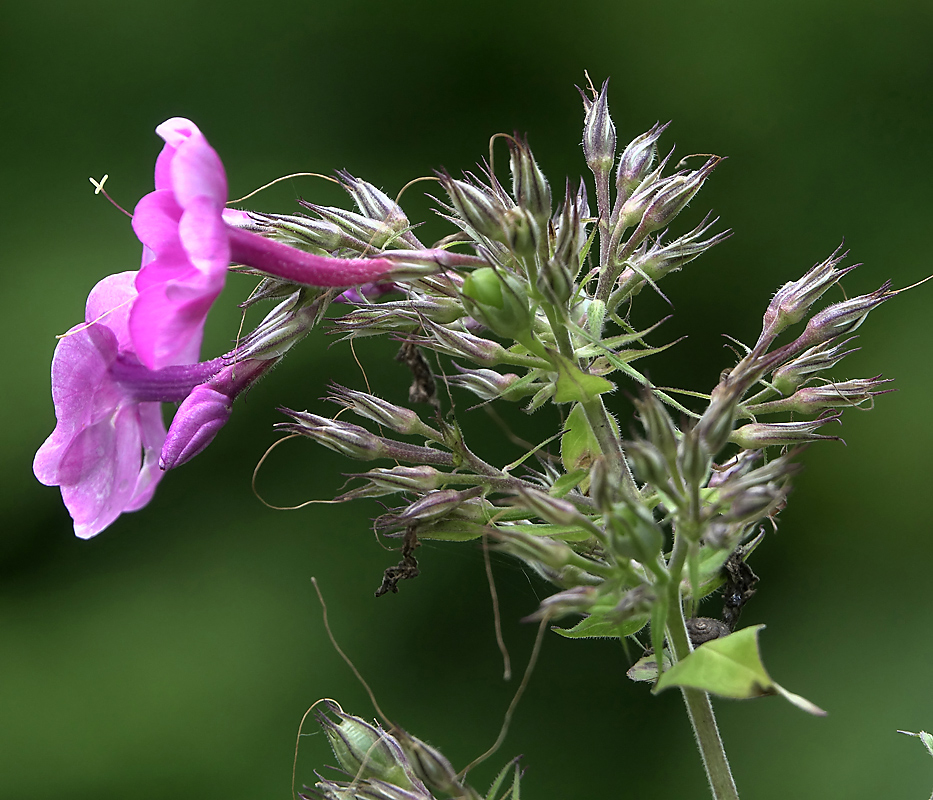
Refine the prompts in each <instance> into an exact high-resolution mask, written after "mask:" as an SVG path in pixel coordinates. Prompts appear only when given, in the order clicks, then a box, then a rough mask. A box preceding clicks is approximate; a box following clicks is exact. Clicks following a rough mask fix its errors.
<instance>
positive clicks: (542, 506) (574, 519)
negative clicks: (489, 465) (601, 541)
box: [516, 488, 602, 536]
mask: <svg viewBox="0 0 933 800" xmlns="http://www.w3.org/2000/svg"><path fill="white" fill-rule="evenodd" d="M516 505H519V506H521V507H522V508H526V509H528V510H529V511H531V512H532V513H533V514H536V515H537V516H539V517H541V519H544V520H547V521H548V522H550V523H553V524H554V525H567V526H576V527H578V528H581V529H582V530H585V531H588V532H590V533H592V534H595V535H596V536H602V531H601V530H600V529H599V528H598V527H596V525H595V524H594V523H593V521H592V520H591V519H590V518H589V517H587V516H585V515H583V514H581V513H580V512H579V511H578V510H577V507H576V506H575V505H574V504H573V503H571V502H570V501H569V500H562V499H560V498H557V497H552V496H551V495H549V494H548V493H547V492H542V491H539V490H537V489H526V488H522V489H519V491H518V496H517V500H516Z"/></svg>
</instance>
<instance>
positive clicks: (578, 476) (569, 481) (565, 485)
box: [548, 469, 590, 498]
mask: <svg viewBox="0 0 933 800" xmlns="http://www.w3.org/2000/svg"><path fill="white" fill-rule="evenodd" d="M589 474H590V473H589V471H588V470H585V469H575V470H574V471H573V472H568V473H567V474H566V475H561V476H560V477H559V478H558V479H557V480H556V481H554V483H553V484H552V485H551V488H550V489H548V494H549V495H551V497H558V498H560V497H563V496H564V495H566V494H567V493H568V492H569V491H570V490H571V489H573V488H574V487H576V486H579V485H580V481H582V480H583V479H584V478H586V477H587V476H588V475H589Z"/></svg>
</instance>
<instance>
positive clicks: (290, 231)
mask: <svg viewBox="0 0 933 800" xmlns="http://www.w3.org/2000/svg"><path fill="white" fill-rule="evenodd" d="M255 217H256V220H257V226H258V232H259V233H261V234H262V235H263V236H267V237H269V238H270V239H275V240H277V241H280V242H283V243H285V244H287V245H290V246H292V247H297V248H299V249H303V250H309V249H310V250H314V249H315V248H317V249H318V250H321V251H324V252H327V253H332V252H334V251H335V250H339V249H341V248H349V249H351V250H354V251H356V252H358V253H364V252H366V250H367V248H368V247H371V245H369V244H368V243H367V242H365V241H363V240H362V239H359V238H357V237H356V236H351V235H350V234H349V233H347V232H346V231H344V230H343V229H341V228H340V227H338V226H337V225H335V224H334V223H332V222H327V221H325V220H321V219H312V218H311V217H307V216H304V215H295V214H256V215H255Z"/></svg>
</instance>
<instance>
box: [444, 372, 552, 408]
mask: <svg viewBox="0 0 933 800" xmlns="http://www.w3.org/2000/svg"><path fill="white" fill-rule="evenodd" d="M454 367H456V368H457V370H459V372H460V374H459V375H451V376H450V377H448V378H447V382H448V383H450V384H452V385H454V386H460V387H462V388H464V389H468V390H469V391H471V392H473V394H475V395H476V396H477V397H479V398H480V399H481V400H497V399H499V398H500V397H502V398H505V399H506V400H518V399H519V398H522V397H525V396H527V395H529V394H534V393H535V391H537V390H538V388H540V387H539V386H538V385H537V384H535V383H531V382H528V381H526V380H525V379H523V378H520V377H519V376H518V375H516V374H515V373H512V372H509V373H507V374H505V375H503V374H502V373H500V372H496V371H495V370H491V369H466V368H464V367H461V366H460V365H459V364H457V363H454ZM519 382H521V383H520V385H518V386H516V384H519ZM513 387H515V389H514V391H510V390H512V388H513Z"/></svg>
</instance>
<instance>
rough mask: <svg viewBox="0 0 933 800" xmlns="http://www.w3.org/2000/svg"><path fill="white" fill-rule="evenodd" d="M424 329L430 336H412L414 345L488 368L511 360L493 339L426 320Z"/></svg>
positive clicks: (411, 339)
mask: <svg viewBox="0 0 933 800" xmlns="http://www.w3.org/2000/svg"><path fill="white" fill-rule="evenodd" d="M424 327H425V328H428V329H429V331H430V336H427V337H417V336H412V337H410V339H409V340H410V341H411V342H413V343H414V344H418V345H424V346H426V347H430V348H431V349H432V350H437V351H439V352H442V353H446V354H448V355H451V356H457V357H460V358H466V359H469V360H470V361H472V362H473V363H475V364H482V365H483V366H486V367H494V366H496V365H497V364H501V363H502V362H504V361H508V360H509V359H508V354H507V353H506V350H505V348H504V347H503V346H502V345H501V344H499V343H498V342H494V341H492V340H491V339H484V338H482V337H480V336H474V335H473V334H472V333H466V332H465V331H454V330H451V329H450V328H446V327H444V326H443V325H438V324H436V323H434V322H431V320H425V321H424Z"/></svg>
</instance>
